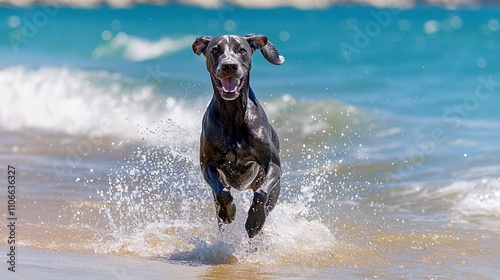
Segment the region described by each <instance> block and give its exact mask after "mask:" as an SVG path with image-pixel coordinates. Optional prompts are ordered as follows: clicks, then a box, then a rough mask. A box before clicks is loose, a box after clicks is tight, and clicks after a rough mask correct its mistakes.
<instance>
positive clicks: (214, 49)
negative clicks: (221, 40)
mask: <svg viewBox="0 0 500 280" xmlns="http://www.w3.org/2000/svg"><path fill="white" fill-rule="evenodd" d="M210 52H211V53H212V54H218V53H219V48H217V47H214V48H212V49H211V50H210Z"/></svg>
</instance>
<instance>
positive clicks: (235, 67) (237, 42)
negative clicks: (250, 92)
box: [193, 34, 285, 100]
mask: <svg viewBox="0 0 500 280" xmlns="http://www.w3.org/2000/svg"><path fill="white" fill-rule="evenodd" d="M257 49H260V51H261V53H262V55H263V56H264V58H265V59H266V60H267V61H269V62H271V63H272V64H275V65H279V64H282V63H283V62H284V61H285V58H284V57H283V56H281V55H280V54H279V52H278V50H277V49H276V47H275V46H274V45H273V44H272V43H271V42H269V41H268V40H267V37H266V36H264V35H257V34H248V35H245V36H243V37H240V36H235V35H223V36H219V37H215V38H212V37H210V36H203V37H199V38H197V39H196V40H195V41H194V43H193V52H194V53H195V54H197V55H200V54H203V55H205V57H206V58H207V70H208V72H209V73H210V76H211V78H212V83H213V84H214V85H215V86H216V87H217V89H218V91H219V94H220V95H221V97H222V98H223V99H225V100H234V99H236V98H237V97H238V96H239V95H240V93H241V91H242V89H243V88H244V86H245V83H247V82H248V80H247V77H248V73H249V72H250V68H251V67H252V54H253V53H254V51H255V50H257ZM247 86H248V85H247Z"/></svg>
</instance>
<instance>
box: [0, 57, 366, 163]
mask: <svg viewBox="0 0 500 280" xmlns="http://www.w3.org/2000/svg"><path fill="white" fill-rule="evenodd" d="M0 87H2V91H3V92H4V93H3V96H2V97H3V102H2V103H1V104H0V128H3V129H7V130H13V131H20V130H23V129H37V130H41V131H47V132H49V133H65V134H68V135H89V136H92V135H100V136H101V137H102V136H103V135H110V136H112V135H119V136H124V137H127V138H129V139H141V138H144V139H145V140H148V141H151V142H156V143H157V142H162V141H164V140H163V139H162V138H164V135H163V133H160V132H164V131H169V132H170V133H172V134H173V135H181V136H183V137H185V136H186V134H189V135H192V136H189V141H193V142H196V141H198V139H197V138H198V135H199V132H200V129H201V119H202V116H203V112H204V111H205V107H206V104H207V103H208V102H209V98H210V97H207V96H199V97H191V98H184V97H180V95H181V94H180V91H181V90H179V92H175V91H172V92H171V93H170V94H169V95H167V94H165V93H160V92H158V89H157V88H155V87H154V86H151V85H149V84H147V83H144V82H143V81H142V80H137V79H133V78H129V77H124V76H122V75H121V74H117V73H110V72H107V71H83V70H80V69H70V68H56V67H42V68H39V69H28V68H26V67H23V66H14V67H10V68H6V69H3V70H1V71H0ZM261 103H263V106H264V107H265V109H266V112H267V113H268V116H269V119H270V120H271V122H272V124H273V126H274V127H275V128H276V129H277V130H278V133H279V134H280V139H282V140H281V142H282V145H283V149H284V151H283V152H284V153H285V154H294V153H300V152H303V149H304V148H308V149H310V148H311V147H316V148H318V149H327V150H331V149H333V147H329V146H330V144H331V142H332V140H334V139H342V141H344V142H345V143H344V144H346V143H347V144H348V142H352V141H355V138H359V137H362V135H363V132H365V134H366V132H367V131H368V127H369V126H371V125H372V124H373V123H372V121H373V120H372V118H371V117H370V116H369V115H367V114H366V113H365V112H364V111H363V110H361V109H360V108H357V107H354V106H350V105H345V104H342V103H340V102H338V101H335V100H320V101H314V100H300V99H295V98H293V96H291V95H290V94H285V95H283V96H281V97H279V98H274V99H270V100H261ZM175 131H177V132H175ZM180 132H185V133H180ZM179 137H180V136H179ZM177 140H179V139H172V142H174V141H177ZM180 142H182V141H180Z"/></svg>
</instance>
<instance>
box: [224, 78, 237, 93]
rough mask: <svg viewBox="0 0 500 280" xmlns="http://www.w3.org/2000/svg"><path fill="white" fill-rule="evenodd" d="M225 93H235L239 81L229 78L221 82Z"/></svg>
mask: <svg viewBox="0 0 500 280" xmlns="http://www.w3.org/2000/svg"><path fill="white" fill-rule="evenodd" d="M221 82H222V88H223V89H224V91H225V92H235V91H236V88H237V87H238V79H235V78H232V77H228V78H224V79H222V80H221Z"/></svg>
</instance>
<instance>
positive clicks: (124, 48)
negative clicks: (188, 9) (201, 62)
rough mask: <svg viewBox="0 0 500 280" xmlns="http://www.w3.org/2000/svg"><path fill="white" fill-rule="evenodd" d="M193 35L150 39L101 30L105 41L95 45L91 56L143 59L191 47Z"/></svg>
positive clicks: (131, 59)
mask: <svg viewBox="0 0 500 280" xmlns="http://www.w3.org/2000/svg"><path fill="white" fill-rule="evenodd" d="M195 38H196V37H195V36H190V35H186V36H184V37H181V38H179V39H172V38H169V37H165V38H161V39H159V40H157V41H151V40H147V39H144V38H140V37H137V36H133V35H128V34H126V33H125V32H119V33H118V34H116V36H114V37H112V35H111V34H110V33H109V34H108V33H106V32H103V39H104V40H105V42H104V43H103V44H101V45H99V46H97V47H96V48H95V49H94V51H93V52H92V57H93V58H102V57H116V56H118V57H121V58H125V59H127V60H130V61H145V60H150V59H155V58H158V57H161V56H163V55H166V54H169V53H172V52H176V51H179V50H181V49H183V48H187V47H191V44H192V43H193V41H194V39H195Z"/></svg>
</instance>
